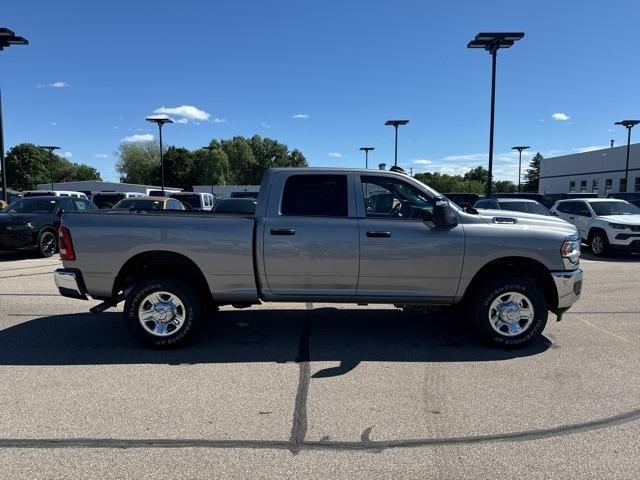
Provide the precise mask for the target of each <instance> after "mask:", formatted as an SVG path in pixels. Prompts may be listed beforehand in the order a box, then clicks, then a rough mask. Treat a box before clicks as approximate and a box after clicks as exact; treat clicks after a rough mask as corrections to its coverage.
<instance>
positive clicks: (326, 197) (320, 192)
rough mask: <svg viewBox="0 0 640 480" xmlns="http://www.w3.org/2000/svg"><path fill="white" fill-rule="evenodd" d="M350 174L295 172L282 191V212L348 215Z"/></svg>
mask: <svg viewBox="0 0 640 480" xmlns="http://www.w3.org/2000/svg"><path fill="white" fill-rule="evenodd" d="M347 192H348V187H347V175H317V174H312V175H308V174H301V175H291V176H290V177H288V178H287V180H286V182H285V185H284V189H283V192H282V202H281V205H280V214H281V215H297V216H313V217H348V216H349V202H348V193H347Z"/></svg>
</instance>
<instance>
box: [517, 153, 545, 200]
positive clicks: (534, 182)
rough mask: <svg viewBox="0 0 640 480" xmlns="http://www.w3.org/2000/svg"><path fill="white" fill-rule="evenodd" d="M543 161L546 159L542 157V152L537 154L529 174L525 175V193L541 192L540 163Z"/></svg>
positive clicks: (528, 170)
mask: <svg viewBox="0 0 640 480" xmlns="http://www.w3.org/2000/svg"><path fill="white" fill-rule="evenodd" d="M542 160H544V157H543V156H542V155H540V152H538V153H536V154H535V155H534V156H533V158H532V159H531V162H530V163H529V168H527V173H525V174H524V185H523V186H522V190H523V191H525V192H538V191H539V190H540V163H541V162H542Z"/></svg>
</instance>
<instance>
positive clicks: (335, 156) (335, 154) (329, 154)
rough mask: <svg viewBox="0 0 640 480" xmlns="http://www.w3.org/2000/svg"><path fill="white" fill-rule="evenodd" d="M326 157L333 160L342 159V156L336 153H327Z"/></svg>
mask: <svg viewBox="0 0 640 480" xmlns="http://www.w3.org/2000/svg"><path fill="white" fill-rule="evenodd" d="M327 155H328V156H330V157H333V158H342V154H341V153H338V152H329V153H327Z"/></svg>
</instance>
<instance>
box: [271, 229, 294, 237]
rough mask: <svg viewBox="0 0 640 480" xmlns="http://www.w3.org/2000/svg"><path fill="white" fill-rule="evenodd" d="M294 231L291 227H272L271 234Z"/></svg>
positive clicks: (290, 233) (285, 233)
mask: <svg viewBox="0 0 640 480" xmlns="http://www.w3.org/2000/svg"><path fill="white" fill-rule="evenodd" d="M295 234H296V231H295V229H293V228H272V229H271V235H295Z"/></svg>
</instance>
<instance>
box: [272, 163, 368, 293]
mask: <svg viewBox="0 0 640 480" xmlns="http://www.w3.org/2000/svg"><path fill="white" fill-rule="evenodd" d="M271 192H277V193H275V194H272V195H271V196H270V197H269V204H268V207H267V214H266V218H265V221H264V224H263V228H264V231H263V239H264V240H263V248H264V251H263V257H262V258H263V259H264V272H265V276H266V282H267V286H268V289H269V290H270V292H271V293H272V294H274V295H304V297H305V298H311V297H314V296H319V297H322V296H334V297H335V296H352V297H353V296H355V293H356V288H357V283H358V264H359V245H358V243H359V242H358V221H357V219H356V213H355V200H354V185H353V177H352V176H350V175H349V174H347V173H344V174H342V173H340V174H335V173H330V174H318V173H311V172H310V173H300V172H281V173H279V174H277V175H276V178H275V179H274V184H273V186H272V189H271Z"/></svg>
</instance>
